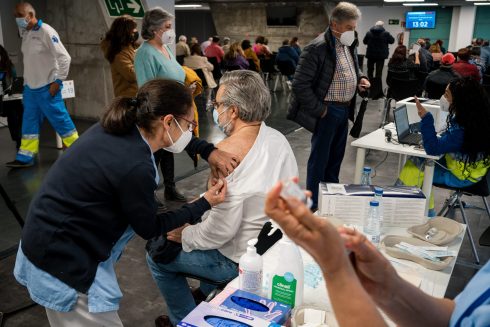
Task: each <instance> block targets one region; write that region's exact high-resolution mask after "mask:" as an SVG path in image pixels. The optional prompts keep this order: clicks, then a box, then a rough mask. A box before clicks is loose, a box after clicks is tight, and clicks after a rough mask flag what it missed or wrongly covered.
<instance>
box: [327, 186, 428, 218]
mask: <svg viewBox="0 0 490 327" xmlns="http://www.w3.org/2000/svg"><path fill="white" fill-rule="evenodd" d="M383 191H384V193H383V201H382V209H383V226H384V227H410V226H413V225H419V224H423V223H425V222H426V221H427V218H426V217H425V201H426V199H425V196H424V194H423V193H422V191H421V190H420V189H419V188H416V187H407V186H396V187H395V186H393V187H392V186H389V187H388V186H387V187H383ZM318 194H319V196H318V213H319V215H320V216H324V217H335V218H337V219H339V220H341V221H343V222H344V224H352V225H357V226H364V222H365V219H366V217H367V215H368V212H369V202H370V201H371V200H373V198H374V186H369V185H367V186H365V185H355V184H349V185H345V184H330V183H329V184H327V183H320V185H319V193H318Z"/></svg>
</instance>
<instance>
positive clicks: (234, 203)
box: [182, 199, 243, 252]
mask: <svg viewBox="0 0 490 327" xmlns="http://www.w3.org/2000/svg"><path fill="white" fill-rule="evenodd" d="M242 218H243V199H241V200H226V201H225V202H223V203H221V204H220V205H218V206H216V207H214V208H213V209H212V210H211V211H210V213H209V216H208V217H207V219H206V220H204V221H203V222H201V223H199V224H196V225H192V226H188V227H186V228H185V229H184V230H183V231H182V248H183V250H184V251H185V252H191V251H192V250H213V249H219V248H221V247H222V246H223V245H224V244H226V243H227V242H228V241H230V240H231V239H232V238H233V237H235V235H236V234H237V232H238V229H239V228H240V225H241V223H242Z"/></svg>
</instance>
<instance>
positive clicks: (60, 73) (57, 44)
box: [45, 29, 71, 81]
mask: <svg viewBox="0 0 490 327" xmlns="http://www.w3.org/2000/svg"><path fill="white" fill-rule="evenodd" d="M45 35H46V40H45V42H46V43H47V45H48V47H49V50H50V51H51V54H52V55H53V56H54V57H55V58H56V62H57V63H58V70H57V71H56V72H55V75H54V76H53V81H54V80H57V79H59V80H62V81H64V80H66V78H67V77H68V72H69V71H70V63H71V57H70V55H69V54H68V51H66V49H65V47H64V46H63V43H61V40H60V37H59V35H58V33H56V31H55V30H54V29H49V30H48V32H47V33H46V34H45Z"/></svg>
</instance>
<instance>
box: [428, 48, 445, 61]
mask: <svg viewBox="0 0 490 327" xmlns="http://www.w3.org/2000/svg"><path fill="white" fill-rule="evenodd" d="M429 52H430V53H431V54H432V60H433V61H434V62H433V65H434V66H438V65H439V64H440V62H441V59H442V55H443V54H442V51H441V48H440V47H439V44H437V43H434V44H433V45H431V46H430V48H429Z"/></svg>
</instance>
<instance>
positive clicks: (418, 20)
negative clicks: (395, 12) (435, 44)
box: [406, 11, 436, 29]
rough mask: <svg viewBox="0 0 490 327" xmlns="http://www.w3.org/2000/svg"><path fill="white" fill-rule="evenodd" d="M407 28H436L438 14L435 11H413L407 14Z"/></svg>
mask: <svg viewBox="0 0 490 327" xmlns="http://www.w3.org/2000/svg"><path fill="white" fill-rule="evenodd" d="M406 27H407V28H409V29H410V28H412V29H416V28H435V27H436V12H435V11H411V12H407V19H406Z"/></svg>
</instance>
